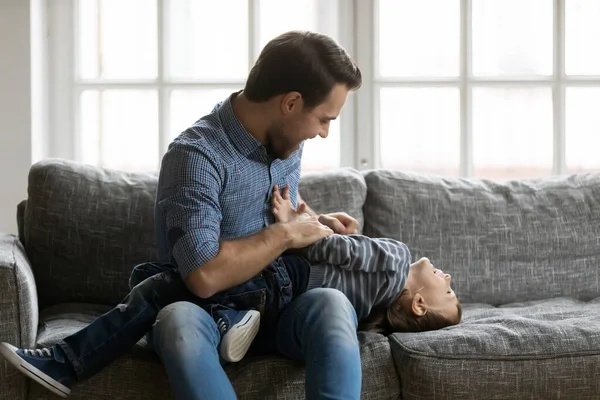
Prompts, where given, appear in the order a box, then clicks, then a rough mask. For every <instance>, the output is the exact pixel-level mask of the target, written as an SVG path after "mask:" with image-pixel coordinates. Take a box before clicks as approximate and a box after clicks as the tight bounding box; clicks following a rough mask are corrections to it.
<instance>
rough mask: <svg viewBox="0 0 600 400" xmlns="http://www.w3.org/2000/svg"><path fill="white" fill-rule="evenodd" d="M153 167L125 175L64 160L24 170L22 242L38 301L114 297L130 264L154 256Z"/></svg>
mask: <svg viewBox="0 0 600 400" xmlns="http://www.w3.org/2000/svg"><path fill="white" fill-rule="evenodd" d="M156 184H157V177H156V175H154V174H127V173H122V172H115V171H108V170H103V169H100V168H95V167H91V166H87V165H82V164H77V163H74V162H68V161H62V160H44V161H41V162H40V163H38V164H35V165H34V166H33V167H32V168H31V171H30V173H29V185H28V201H27V207H26V210H25V226H24V229H23V230H24V235H25V245H26V248H27V254H28V255H29V258H30V260H31V264H32V266H33V271H34V274H35V278H36V283H37V285H38V293H39V298H40V304H41V305H42V307H44V306H47V305H50V304H56V303H61V302H67V301H87V302H91V303H105V304H116V303H117V302H118V301H119V300H120V299H122V298H123V297H124V296H125V295H126V294H127V292H128V288H127V281H128V279H129V274H130V272H131V269H132V268H133V266H134V265H135V264H136V263H140V262H144V261H148V260H154V259H156V250H155V248H156V246H155V240H154V214H153V212H154V211H153V210H154V198H155V194H156Z"/></svg>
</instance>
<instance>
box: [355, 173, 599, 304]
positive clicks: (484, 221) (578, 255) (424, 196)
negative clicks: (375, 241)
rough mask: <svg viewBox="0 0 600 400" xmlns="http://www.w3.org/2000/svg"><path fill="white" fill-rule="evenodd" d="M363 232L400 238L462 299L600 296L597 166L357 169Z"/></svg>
mask: <svg viewBox="0 0 600 400" xmlns="http://www.w3.org/2000/svg"><path fill="white" fill-rule="evenodd" d="M365 180H366V182H367V186H368V188H369V189H368V194H367V201H366V203H365V208H364V215H365V221H366V225H365V234H366V235H368V236H374V237H392V238H396V239H399V240H401V241H403V242H405V243H406V244H407V245H408V247H409V248H410V249H411V252H412V256H413V258H418V257H422V256H426V257H429V258H430V259H431V261H432V262H433V264H434V265H436V266H438V267H439V268H441V269H443V270H444V271H445V272H449V273H451V274H452V276H453V282H454V285H455V288H456V289H455V290H456V292H457V293H459V295H460V299H461V301H463V302H465V303H473V302H474V303H487V304H495V305H497V304H507V303H511V302H516V301H526V300H538V299H546V298H552V297H561V296H566V297H573V298H576V299H580V300H590V299H592V298H595V297H598V296H600V279H599V272H598V267H599V266H600V173H596V174H585V175H584V174H582V175H573V176H568V177H564V176H563V177H554V178H546V179H543V180H538V181H535V180H530V181H508V182H505V183H501V182H492V181H485V180H467V179H459V178H454V179H453V178H445V179H442V178H436V177H428V176H424V175H418V174H408V173H401V172H391V171H376V172H368V173H366V174H365Z"/></svg>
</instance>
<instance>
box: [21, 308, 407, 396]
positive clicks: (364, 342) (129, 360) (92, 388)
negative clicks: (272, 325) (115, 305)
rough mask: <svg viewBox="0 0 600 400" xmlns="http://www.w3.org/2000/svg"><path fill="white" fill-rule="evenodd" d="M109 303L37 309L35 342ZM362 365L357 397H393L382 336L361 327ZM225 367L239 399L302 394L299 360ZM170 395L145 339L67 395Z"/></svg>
mask: <svg viewBox="0 0 600 400" xmlns="http://www.w3.org/2000/svg"><path fill="white" fill-rule="evenodd" d="M108 310H109V308H108V307H106V306H103V305H94V304H83V303H64V304H57V305H55V306H52V307H48V308H47V309H45V310H44V311H42V312H41V314H40V325H39V332H38V337H37V346H38V347H42V346H51V345H53V344H54V343H56V342H57V341H59V340H60V339H62V338H64V337H66V336H68V335H71V334H73V333H75V332H77V331H78V330H80V329H82V328H84V327H85V326H86V325H88V324H89V323H90V322H92V321H93V320H94V319H95V318H96V317H98V316H100V315H102V314H103V313H105V312H106V311H108ZM358 335H359V341H360V343H361V358H362V371H363V390H362V392H363V395H362V399H372V400H376V399H377V400H379V399H398V398H400V382H399V380H398V375H397V372H396V366H395V365H394V361H393V360H392V356H391V351H390V344H389V341H388V339H387V338H386V337H385V336H382V335H379V334H373V333H364V332H360V333H359V334H358ZM225 372H226V373H227V375H228V376H229V378H230V379H231V382H232V384H233V386H234V389H235V391H236V393H237V394H238V398H239V399H257V400H259V399H260V400H263V399H282V398H285V399H290V400H295V399H298V400H299V399H304V398H305V397H304V367H303V365H302V363H299V362H294V361H290V360H287V359H284V358H282V357H277V356H264V357H255V358H249V359H245V360H242V361H241V362H239V363H236V364H230V365H228V366H227V367H226V368H225ZM99 393H101V394H102V398H109V399H119V400H134V399H161V400H162V399H172V398H174V397H173V394H172V392H171V390H170V387H169V382H168V379H167V375H166V373H165V371H164V368H163V366H162V364H161V362H160V360H159V359H158V357H157V356H156V354H155V353H154V352H153V351H150V350H149V349H148V347H147V344H146V341H145V339H142V340H140V342H138V345H137V346H136V347H135V348H134V349H133V351H131V352H129V353H128V354H127V355H125V356H123V357H120V358H119V359H117V360H115V361H114V362H112V363H111V364H110V365H109V366H107V367H106V368H104V369H103V370H102V371H101V372H100V373H99V374H97V375H95V376H92V377H91V378H89V379H87V380H85V381H82V382H79V383H78V384H76V385H75V386H74V387H73V390H72V392H71V396H70V397H69V398H70V399H74V400H77V399H82V400H84V399H85V400H89V399H96V398H100V397H99ZM47 396H48V392H47V391H46V390H45V389H44V388H42V387H41V386H40V385H37V384H35V383H31V386H30V391H29V399H42V398H46V397H47Z"/></svg>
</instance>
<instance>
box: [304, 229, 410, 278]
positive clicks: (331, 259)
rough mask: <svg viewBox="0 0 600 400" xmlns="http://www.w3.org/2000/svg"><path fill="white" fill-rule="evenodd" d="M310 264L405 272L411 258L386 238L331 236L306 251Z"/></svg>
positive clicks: (399, 244) (393, 241) (400, 244)
mask: <svg viewBox="0 0 600 400" xmlns="http://www.w3.org/2000/svg"><path fill="white" fill-rule="evenodd" d="M305 256H306V258H307V259H308V260H309V261H310V262H316V263H326V264H329V265H335V266H336V267H338V268H342V269H346V270H352V271H362V272H368V273H371V272H386V271H390V272H403V271H404V270H406V271H408V268H409V265H410V261H411V257H410V251H409V249H408V247H407V246H406V245H405V244H404V243H402V242H399V241H397V240H394V239H389V238H370V237H368V236H363V235H337V234H334V235H331V236H328V237H326V238H324V239H321V240H319V241H318V242H316V243H314V244H313V245H311V246H309V247H308V248H307V249H306V253H305Z"/></svg>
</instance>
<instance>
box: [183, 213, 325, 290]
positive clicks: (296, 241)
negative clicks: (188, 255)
mask: <svg viewBox="0 0 600 400" xmlns="http://www.w3.org/2000/svg"><path fill="white" fill-rule="evenodd" d="M332 233H333V231H332V230H331V229H329V228H328V227H326V226H324V225H322V224H321V223H319V222H318V220H317V219H316V218H312V219H307V220H303V221H291V222H289V223H276V224H273V225H269V226H268V227H266V228H264V229H262V230H261V231H259V232H257V233H256V234H254V235H251V236H247V237H244V238H241V239H236V240H230V241H224V242H221V245H220V248H219V253H218V254H217V256H216V257H215V258H213V259H212V260H210V261H209V262H207V263H206V264H204V265H202V266H201V267H199V268H196V269H195V270H194V271H192V272H191V273H190V275H189V276H188V278H187V279H186V281H185V282H186V286H187V287H188V289H190V291H192V292H193V293H194V294H196V295H197V296H198V297H202V298H208V297H210V296H212V295H214V294H215V293H218V292H220V291H222V290H226V289H229V288H232V287H234V286H237V285H239V284H241V283H244V282H246V281H248V280H249V279H251V278H252V277H254V276H255V275H256V274H258V273H259V272H260V271H262V270H263V268H265V267H266V266H267V265H269V264H270V263H271V262H273V260H275V259H276V258H277V257H279V256H280V255H281V254H282V253H283V252H285V251H286V250H288V249H298V248H303V247H306V246H308V245H311V244H313V243H314V242H316V241H317V240H320V239H322V238H324V237H326V236H329V235H331V234H332Z"/></svg>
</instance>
